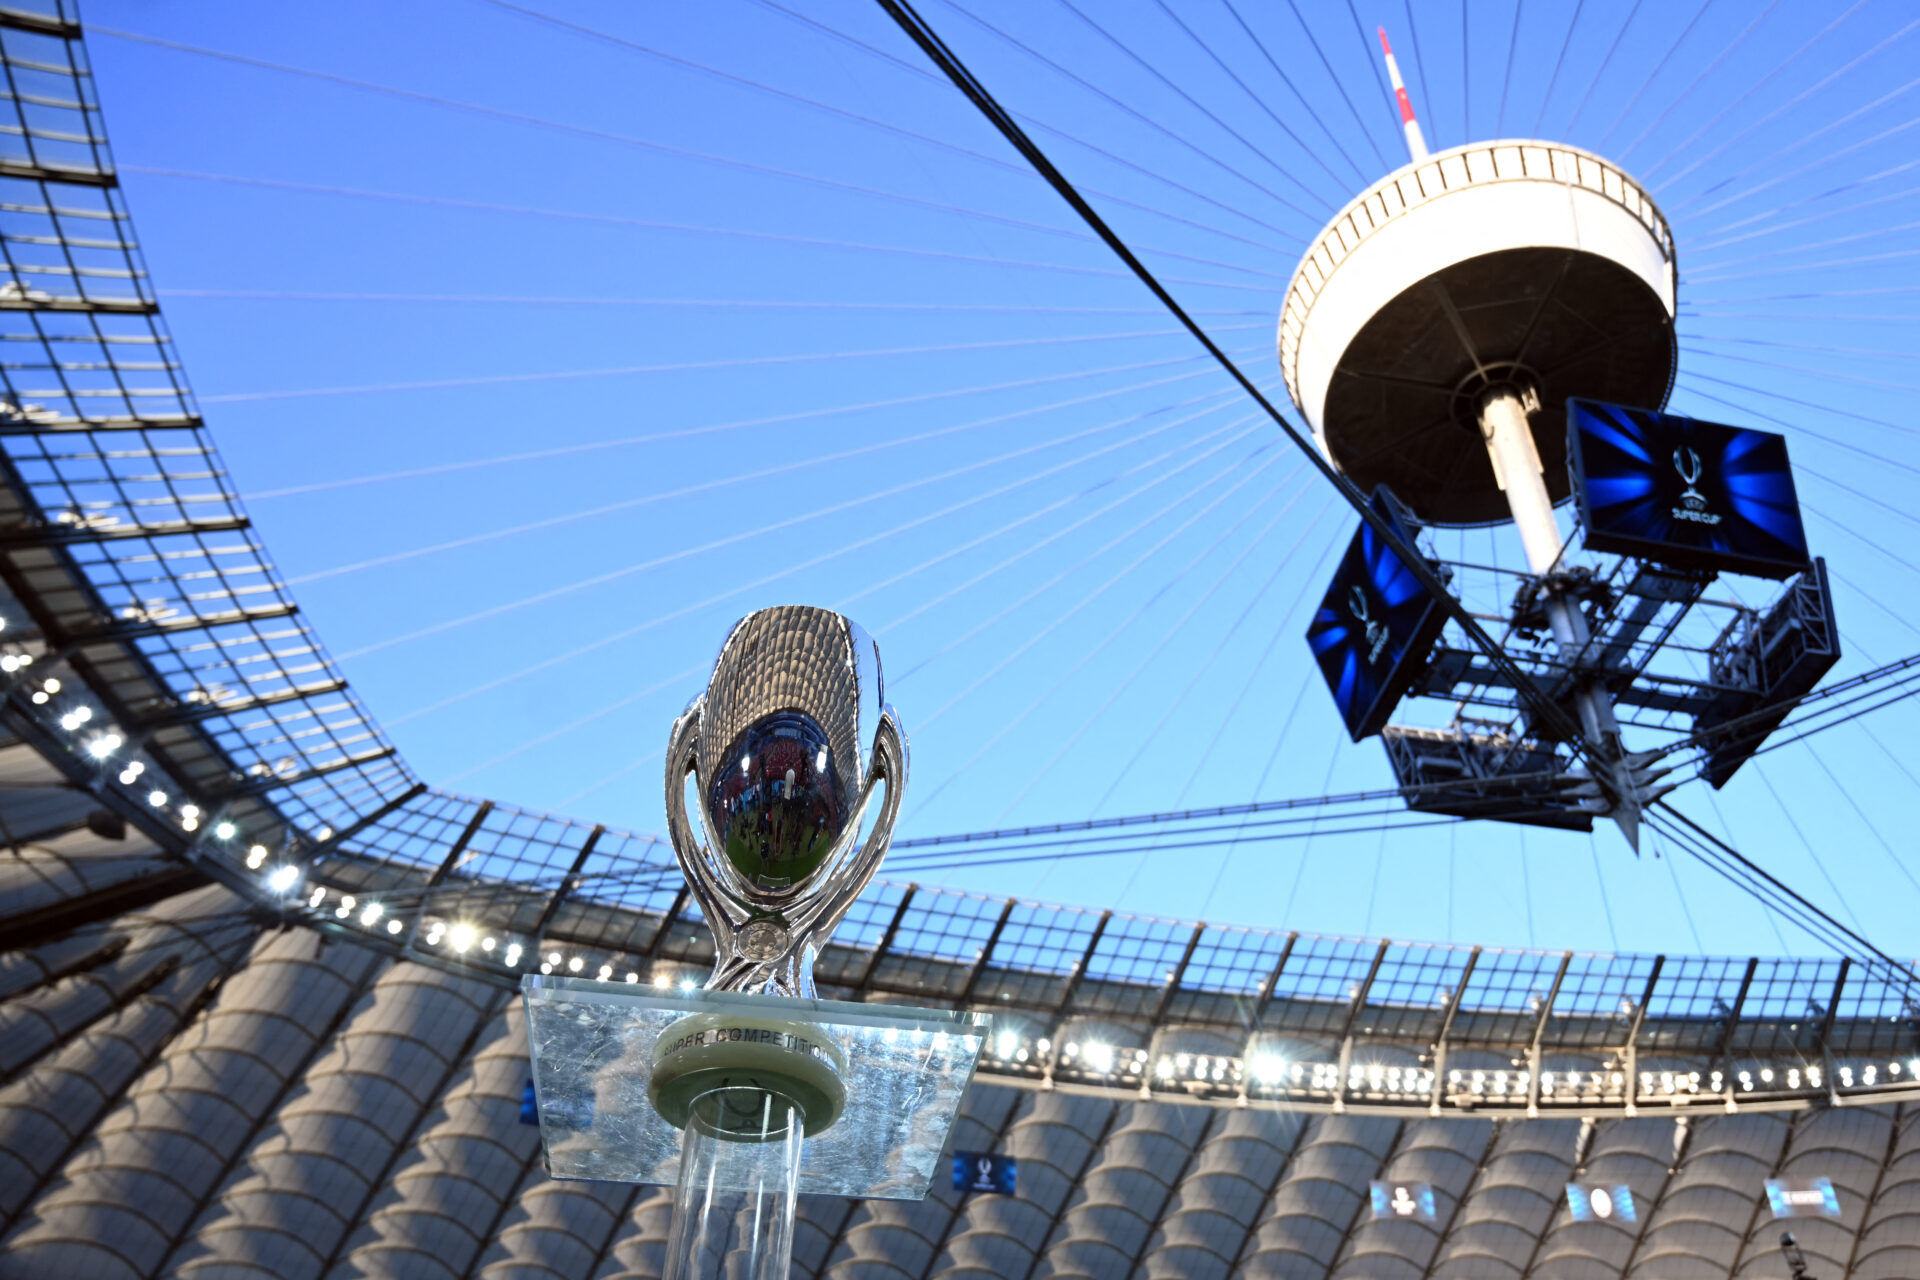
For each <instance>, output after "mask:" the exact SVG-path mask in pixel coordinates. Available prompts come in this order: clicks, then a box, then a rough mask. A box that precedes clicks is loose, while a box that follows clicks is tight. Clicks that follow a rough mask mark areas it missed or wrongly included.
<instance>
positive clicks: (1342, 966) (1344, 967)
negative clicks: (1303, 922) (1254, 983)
mask: <svg viewBox="0 0 1920 1280" xmlns="http://www.w3.org/2000/svg"><path fill="white" fill-rule="evenodd" d="M1377 949H1378V948H1377V944H1367V943H1357V942H1355V941H1354V940H1353V939H1350V938H1321V937H1311V936H1306V935H1303V936H1302V937H1301V938H1300V940H1299V941H1298V942H1296V943H1295V944H1294V948H1293V954H1292V955H1291V956H1290V957H1289V958H1288V960H1287V967H1286V970H1285V972H1283V973H1282V974H1281V977H1280V981H1279V984H1278V985H1277V986H1276V987H1275V989H1274V994H1273V999H1272V1000H1270V1001H1269V1002H1268V1004H1267V1009H1266V1015H1265V1017H1264V1018H1263V1019H1262V1025H1263V1026H1265V1027H1269V1028H1271V1029H1273V1030H1276V1031H1288V1032H1293V1033H1296V1034H1306V1035H1337V1034H1339V1033H1341V1032H1342V1031H1344V1030H1345V1029H1346V1025H1347V1015H1348V1012H1349V1010H1350V1009H1351V1008H1352V1006H1353V1001H1354V999H1355V997H1357V996H1358V995H1359V994H1360V987H1361V984H1362V983H1363V982H1364V981H1365V980H1366V976H1367V970H1368V969H1369V968H1371V967H1372V965H1373V958H1374V955H1375V953H1376V951H1377Z"/></svg>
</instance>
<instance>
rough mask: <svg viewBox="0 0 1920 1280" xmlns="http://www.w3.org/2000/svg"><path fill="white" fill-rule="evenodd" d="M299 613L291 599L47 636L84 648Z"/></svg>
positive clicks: (134, 621)
mask: <svg viewBox="0 0 1920 1280" xmlns="http://www.w3.org/2000/svg"><path fill="white" fill-rule="evenodd" d="M298 612H300V606H298V605H296V604H293V603H291V602H289V603H285V604H269V605H258V606H255V607H253V608H250V609H228V610H225V611H223V612H220V613H203V614H197V615H188V616H183V617H178V618H160V619H157V620H147V619H134V618H123V619H121V620H119V621H116V622H107V623H102V624H101V625H100V626H97V627H81V628H78V629H75V630H72V631H64V632H59V633H51V632H50V633H49V634H48V636H47V638H48V639H49V640H51V641H53V642H54V643H56V644H67V645H72V646H73V647H75V648H86V647H88V646H91V645H96V644H120V643H124V642H126V641H129V640H150V639H153V638H155V637H157V636H172V635H180V634H181V633H183V632H188V631H207V630H211V629H212V628H214V627H231V626H236V625H239V624H242V623H249V622H272V621H276V620H278V619H280V618H291V617H292V616H293V615H294V614H296V613H298Z"/></svg>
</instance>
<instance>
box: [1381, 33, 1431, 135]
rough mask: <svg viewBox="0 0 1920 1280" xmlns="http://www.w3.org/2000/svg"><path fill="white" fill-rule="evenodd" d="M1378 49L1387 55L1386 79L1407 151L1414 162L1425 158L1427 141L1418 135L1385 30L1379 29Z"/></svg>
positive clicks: (1405, 87)
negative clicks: (1396, 107) (1391, 91)
mask: <svg viewBox="0 0 1920 1280" xmlns="http://www.w3.org/2000/svg"><path fill="white" fill-rule="evenodd" d="M1380 48H1381V50H1382V52H1384V53H1385V54H1386V55H1387V79H1389V80H1391V81H1393V96H1394V99H1395V100H1396V101H1398V102H1399V104H1400V127H1401V129H1403V130H1404V131H1405V132H1406V135H1407V150H1408V151H1410V152H1412V153H1413V158H1414V159H1415V160H1425V159H1426V158H1427V140H1426V138H1425V137H1423V136H1422V135H1421V133H1420V122H1419V121H1418V120H1416V119H1415V118H1414V115H1413V100H1412V99H1411V98H1409V97H1407V86H1406V82H1405V81H1403V80H1401V79H1400V64H1399V63H1398V62H1395V61H1394V60H1393V46H1392V45H1390V44H1388V43H1387V29H1386V28H1385V27H1381V28H1380Z"/></svg>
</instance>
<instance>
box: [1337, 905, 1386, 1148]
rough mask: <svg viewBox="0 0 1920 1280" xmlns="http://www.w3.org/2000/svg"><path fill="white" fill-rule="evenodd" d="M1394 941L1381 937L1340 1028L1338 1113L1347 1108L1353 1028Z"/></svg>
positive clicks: (1358, 1019)
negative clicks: (1348, 1073)
mask: <svg viewBox="0 0 1920 1280" xmlns="http://www.w3.org/2000/svg"><path fill="white" fill-rule="evenodd" d="M1392 945H1393V943H1392V942H1391V941H1390V940H1389V939H1386V938H1382V939H1380V949H1379V950H1378V951H1376V952H1374V953H1373V964H1372V965H1370V966H1369V967H1368V968H1367V977H1366V980H1365V981H1364V982H1362V983H1361V984H1360V985H1359V987H1358V988H1356V989H1355V991H1354V993H1353V1002H1352V1003H1351V1004H1349V1005H1348V1006H1347V1020H1346V1023H1345V1024H1344V1025H1343V1026H1342V1027H1341V1028H1340V1060H1339V1062H1338V1063H1336V1064H1335V1066H1334V1080H1333V1110H1334V1113H1335V1114H1336V1115H1338V1114H1340V1113H1342V1112H1344V1111H1346V1109H1347V1066H1348V1064H1349V1063H1351V1062H1352V1061H1353V1028H1354V1025H1355V1024H1356V1023H1358V1022H1359V1021H1360V1011H1361V1010H1362V1009H1364V1008H1366V1005H1367V993H1368V992H1369V991H1372V990H1373V980H1374V979H1375V978H1377V977H1379V976H1380V966H1381V965H1383V964H1385V963H1386V960H1387V948H1388V947H1391V946H1392Z"/></svg>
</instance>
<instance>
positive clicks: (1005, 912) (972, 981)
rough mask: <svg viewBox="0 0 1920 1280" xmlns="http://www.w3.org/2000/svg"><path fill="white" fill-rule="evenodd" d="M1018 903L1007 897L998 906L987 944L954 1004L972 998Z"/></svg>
mask: <svg viewBox="0 0 1920 1280" xmlns="http://www.w3.org/2000/svg"><path fill="white" fill-rule="evenodd" d="M1019 905H1020V899H1018V898H1008V899H1007V904H1006V905H1005V906H1004V907H1001V908H1000V918H999V919H998V920H995V921H994V922H993V932H992V933H990V934H988V935H987V945H986V946H984V947H981V948H980V955H979V958H978V959H976V960H975V961H974V962H973V968H972V969H970V970H968V972H967V985H966V986H964V987H962V988H960V994H959V996H958V997H957V998H956V999H955V1000H954V1003H955V1004H956V1005H965V1004H966V1003H967V1001H969V1000H971V999H973V989H974V988H975V987H976V986H978V985H979V984H980V975H981V974H983V973H985V972H986V971H987V962H988V961H989V960H991V959H993V949H994V948H995V947H997V946H999V945H1000V935H1001V934H1002V933H1004V932H1005V931H1006V928H1007V921H1008V919H1010V918H1011V917H1012V915H1013V909H1014V908H1015V907H1017V906H1019Z"/></svg>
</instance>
